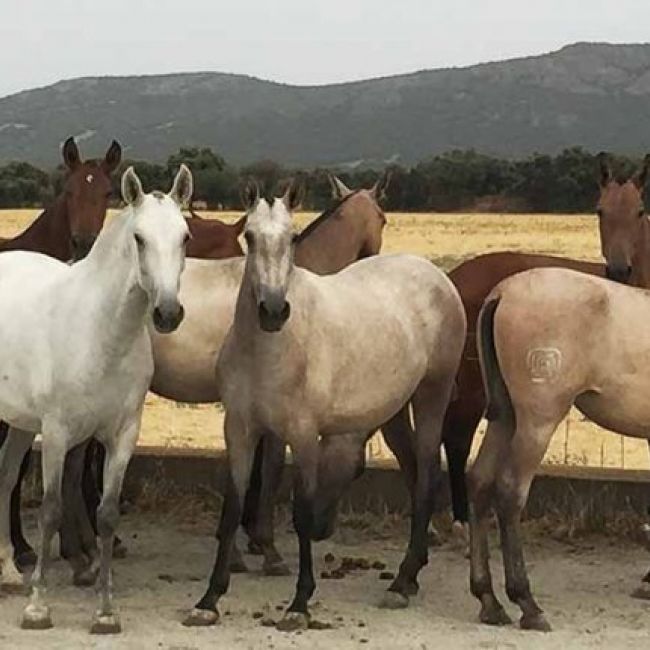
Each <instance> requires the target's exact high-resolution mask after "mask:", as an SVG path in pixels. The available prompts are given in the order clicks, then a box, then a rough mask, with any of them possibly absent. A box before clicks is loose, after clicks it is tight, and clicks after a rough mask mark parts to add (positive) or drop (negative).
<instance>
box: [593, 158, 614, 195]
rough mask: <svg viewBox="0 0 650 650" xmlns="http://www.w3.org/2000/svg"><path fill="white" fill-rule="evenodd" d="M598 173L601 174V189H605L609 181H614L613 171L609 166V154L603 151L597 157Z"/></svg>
mask: <svg viewBox="0 0 650 650" xmlns="http://www.w3.org/2000/svg"><path fill="white" fill-rule="evenodd" d="M596 160H597V161H598V171H599V174H600V178H599V183H600V186H601V187H605V185H607V183H609V181H611V180H612V169H611V167H610V165H609V154H607V153H606V152H605V151H601V152H600V153H599V154H598V155H597V156H596Z"/></svg>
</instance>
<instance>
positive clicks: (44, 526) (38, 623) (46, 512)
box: [10, 425, 68, 630]
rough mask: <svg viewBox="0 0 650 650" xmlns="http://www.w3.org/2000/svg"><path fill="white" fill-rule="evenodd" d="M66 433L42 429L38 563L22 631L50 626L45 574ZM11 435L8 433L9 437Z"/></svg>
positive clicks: (55, 519) (58, 506) (55, 521)
mask: <svg viewBox="0 0 650 650" xmlns="http://www.w3.org/2000/svg"><path fill="white" fill-rule="evenodd" d="M67 434H68V432H67V431H66V430H65V429H64V428H60V427H50V426H48V425H46V426H44V428H43V443H42V447H41V449H42V455H43V458H42V465H43V503H42V505H41V514H40V532H41V535H40V548H39V553H38V561H37V563H36V568H35V569H34V573H33V574H32V578H31V594H30V599H29V604H28V605H27V607H26V608H25V610H24V612H23V618H22V623H21V627H22V628H23V629H31V630H34V629H37V630H40V629H46V628H50V627H52V619H51V617H50V608H49V607H48V606H47V604H46V602H45V589H46V574H47V571H48V570H49V566H50V561H51V551H52V537H54V535H55V533H56V532H57V531H58V530H59V528H60V526H61V512H62V507H61V506H62V504H61V484H62V479H63V465H64V462H65V455H66V452H67V448H66V446H67V438H68V435H67ZM10 435H11V434H10Z"/></svg>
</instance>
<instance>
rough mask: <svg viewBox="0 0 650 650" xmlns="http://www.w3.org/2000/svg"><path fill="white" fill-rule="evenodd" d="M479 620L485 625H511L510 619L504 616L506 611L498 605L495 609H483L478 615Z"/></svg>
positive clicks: (506, 615)
mask: <svg viewBox="0 0 650 650" xmlns="http://www.w3.org/2000/svg"><path fill="white" fill-rule="evenodd" d="M479 620H480V621H481V623H485V625H497V626H503V625H512V619H511V618H510V617H509V616H508V614H506V610H505V609H503V607H501V605H498V606H496V607H483V608H482V609H481V613H480V614H479Z"/></svg>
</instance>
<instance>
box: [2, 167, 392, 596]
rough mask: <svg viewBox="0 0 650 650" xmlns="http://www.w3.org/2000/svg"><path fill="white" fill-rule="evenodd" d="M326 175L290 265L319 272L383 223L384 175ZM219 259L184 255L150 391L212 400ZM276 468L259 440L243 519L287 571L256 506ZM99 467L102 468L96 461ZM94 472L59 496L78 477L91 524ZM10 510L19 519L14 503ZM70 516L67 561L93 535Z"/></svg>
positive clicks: (221, 328)
mask: <svg viewBox="0 0 650 650" xmlns="http://www.w3.org/2000/svg"><path fill="white" fill-rule="evenodd" d="M331 180H332V183H333V187H334V188H335V198H336V199H337V201H336V202H335V204H334V205H333V206H332V207H331V208H330V209H328V210H327V211H326V212H324V213H323V214H322V215H320V216H319V217H318V218H317V219H315V220H314V221H313V222H312V223H311V224H310V225H309V226H307V227H306V228H305V229H304V230H303V231H302V232H301V233H300V234H299V235H298V236H297V238H296V250H295V255H296V263H297V264H299V265H301V266H304V267H306V268H310V269H311V268H317V269H318V270H319V271H320V273H321V274H327V273H334V272H336V271H337V270H340V269H341V268H343V267H345V266H347V265H348V264H350V263H351V262H353V261H355V260H357V259H361V258H363V257H368V256H371V255H374V254H376V253H378V252H379V249H380V247H381V243H382V231H383V228H384V225H385V223H386V218H385V215H384V213H383V211H382V210H381V208H380V207H379V204H378V200H380V199H381V198H382V197H383V196H384V193H385V189H386V186H387V183H388V181H389V177H388V176H384V177H383V178H382V179H381V180H380V181H378V182H377V183H376V184H375V186H373V187H372V188H371V189H361V190H354V191H352V190H349V189H348V188H346V187H345V186H344V185H343V184H342V183H341V182H340V181H338V179H336V180H335V179H334V178H333V177H332V179H331ZM206 221H207V220H206ZM231 232H232V230H231ZM235 241H236V240H235ZM223 263H224V262H217V261H216V260H206V261H199V260H191V259H188V260H187V266H186V269H185V272H184V275H183V286H182V293H183V296H184V298H183V302H184V305H185V309H186V316H185V320H184V322H183V324H182V326H181V327H180V328H179V331H178V332H177V333H176V334H174V335H165V336H164V337H162V336H161V337H156V336H154V339H153V343H154V359H155V375H154V379H153V382H152V386H151V390H153V391H154V392H155V393H157V394H159V395H162V396H164V397H167V398H169V399H175V400H178V401H183V402H191V403H206V402H207V403H210V402H216V401H219V399H220V397H219V393H218V392H216V391H215V381H214V367H215V361H216V359H215V355H216V354H218V351H219V350H220V348H221V344H222V341H223V337H224V336H225V333H226V331H227V330H228V328H229V327H230V323H231V321H232V313H233V312H234V302H235V299H236V296H237V288H238V282H237V283H235V284H234V285H233V287H232V290H231V289H230V288H229V287H222V290H215V283H216V286H221V285H219V282H220V281H222V280H223V270H222V266H221V264H223ZM222 284H223V283H222ZM229 303H232V304H231V306H230V308H228V307H225V308H224V307H223V305H224V304H226V305H227V304H229ZM228 309H230V314H229V313H228ZM206 350H209V351H214V354H213V353H208V354H206ZM96 450H97V446H95V447H94V449H93V450H91V451H90V452H88V453H89V454H90V456H93V457H94V456H95V452H96ZM92 465H94V462H93V463H91V465H89V462H88V461H86V462H85V467H86V468H88V467H89V466H92ZM283 466H284V445H283V444H277V441H274V440H273V439H271V437H268V438H266V439H265V440H264V441H263V442H262V444H261V445H260V447H259V448H258V452H257V454H256V464H255V471H254V480H253V484H252V487H251V492H250V494H249V497H248V500H247V506H248V507H247V515H246V521H245V524H246V528H247V530H248V531H249V534H250V535H251V537H252V538H253V539H255V540H256V541H257V542H258V545H259V546H260V547H263V548H264V550H265V556H266V561H265V566H266V567H267V570H268V572H269V573H277V572H283V573H286V571H287V570H286V568H284V567H283V566H282V565H283V563H282V559H281V557H280V556H279V554H278V552H277V550H276V549H275V546H274V543H273V511H272V508H261V507H260V505H259V504H260V502H264V501H265V499H267V498H271V499H272V498H273V495H274V494H275V491H276V485H277V481H278V480H279V478H280V476H281V472H282V468H283ZM98 469H99V471H100V472H101V463H99V465H98ZM71 470H72V471H71ZM93 473H94V472H93V471H85V472H84V473H83V474H82V473H81V471H80V470H79V468H78V467H76V469H75V468H72V467H68V466H66V472H65V485H64V499H66V496H65V495H66V493H67V494H74V490H77V489H78V486H77V485H76V484H75V481H77V482H78V481H80V480H83V490H84V498H85V500H86V505H87V508H86V509H87V512H88V514H89V515H90V517H91V523H93V524H94V523H95V522H94V513H95V511H96V507H97V503H98V499H99V494H98V491H97V487H96V485H97V483H96V480H95V478H94V476H93ZM70 477H72V480H70ZM82 477H83V478H82ZM73 511H74V508H65V509H64V516H66V515H68V514H70V513H73ZM13 512H15V516H16V517H19V511H18V509H17V504H16V510H15V511H13ZM81 516H83V515H81ZM75 517H76V519H75ZM75 517H72V519H71V520H68V521H64V524H63V527H62V531H61V535H62V537H61V541H62V548H63V549H64V554H65V555H66V556H67V557H68V558H69V559H70V560H71V563H72V560H73V558H79V557H80V556H81V555H83V554H85V550H86V549H88V548H90V545H91V544H93V543H94V536H93V535H92V533H91V535H90V536H89V535H87V534H84V532H85V533H88V530H87V529H86V527H85V526H84V527H83V530H80V527H79V524H78V517H79V515H78V514H77V515H75ZM77 564H78V562H77ZM241 568H243V567H241ZM92 579H93V576H92V575H89V574H88V573H87V572H84V571H80V572H79V571H77V572H75V581H76V582H77V583H79V584H87V583H88V582H90V581H92Z"/></svg>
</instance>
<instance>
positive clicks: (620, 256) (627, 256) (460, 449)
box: [443, 154, 650, 532]
mask: <svg viewBox="0 0 650 650" xmlns="http://www.w3.org/2000/svg"><path fill="white" fill-rule="evenodd" d="M598 160H599V167H600V178H599V186H600V198H599V201H598V205H597V214H598V225H599V231H600V239H601V249H602V254H603V257H604V258H605V260H606V262H605V264H600V263H593V262H582V261H578V260H571V259H566V258H561V257H552V256H547V255H528V254H524V253H511V252H504V253H488V254H487V255H480V256H479V257H475V258H473V259H471V260H468V261H467V262H463V263H462V264H461V265H460V266H458V267H456V268H455V269H453V270H452V271H451V273H450V274H449V277H450V278H451V280H452V282H453V283H454V285H455V286H456V289H458V292H459V294H460V297H461V300H462V301H463V305H464V306H465V313H466V315H467V330H468V331H467V340H466V342H465V350H464V352H463V359H462V361H461V365H460V369H459V372H458V377H457V385H458V395H457V399H456V400H453V401H452V402H451V403H450V405H449V408H448V409H447V414H446V416H445V423H444V427H443V444H444V447H445V453H446V456H447V462H448V468H449V480H450V486H451V495H452V508H453V514H454V526H455V529H456V531H457V532H461V531H464V529H465V528H466V525H467V521H468V506H467V488H466V484H465V466H466V463H467V458H468V456H469V452H470V447H471V444H472V440H473V438H474V433H475V431H476V427H477V426H478V424H479V422H480V420H481V417H482V416H483V412H484V411H485V394H484V390H483V382H482V380H481V370H480V367H479V362H478V352H477V348H476V323H477V319H478V314H479V311H480V309H481V306H482V305H483V301H484V300H485V298H486V297H487V295H488V294H489V293H490V291H492V289H493V288H494V287H495V286H496V285H497V284H498V283H499V282H501V281H502V280H504V279H505V278H507V277H510V276H511V275H515V274H516V273H521V272H522V271H526V270H529V269H534V268H540V267H561V268H566V269H572V270H574V271H581V272H583V273H589V274H590V275H597V276H601V277H607V278H610V279H612V280H618V281H621V282H629V283H631V284H634V285H635V286H644V287H650V270H649V269H648V263H650V241H647V236H646V234H645V233H646V232H647V229H646V228H643V229H641V228H640V225H641V224H642V223H643V220H642V219H640V217H642V216H643V214H644V206H643V192H644V188H645V183H646V180H647V175H648V169H649V168H650V156H647V157H646V158H645V160H644V162H643V165H642V167H641V168H640V169H639V171H638V172H637V173H636V174H635V175H634V176H633V177H632V178H630V179H629V180H627V181H626V182H623V183H621V182H618V181H617V180H615V179H614V177H613V175H612V172H611V169H610V166H609V163H608V160H607V156H606V155H605V154H599V156H598Z"/></svg>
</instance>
